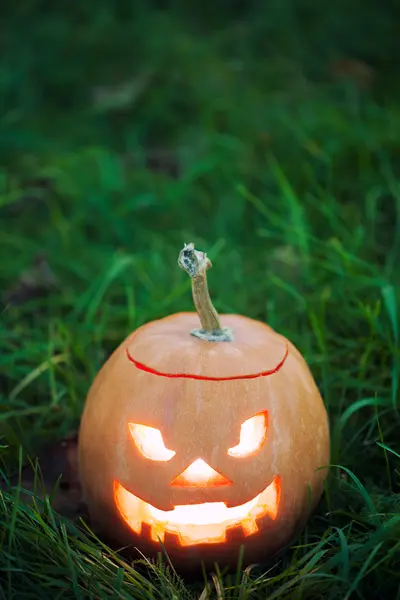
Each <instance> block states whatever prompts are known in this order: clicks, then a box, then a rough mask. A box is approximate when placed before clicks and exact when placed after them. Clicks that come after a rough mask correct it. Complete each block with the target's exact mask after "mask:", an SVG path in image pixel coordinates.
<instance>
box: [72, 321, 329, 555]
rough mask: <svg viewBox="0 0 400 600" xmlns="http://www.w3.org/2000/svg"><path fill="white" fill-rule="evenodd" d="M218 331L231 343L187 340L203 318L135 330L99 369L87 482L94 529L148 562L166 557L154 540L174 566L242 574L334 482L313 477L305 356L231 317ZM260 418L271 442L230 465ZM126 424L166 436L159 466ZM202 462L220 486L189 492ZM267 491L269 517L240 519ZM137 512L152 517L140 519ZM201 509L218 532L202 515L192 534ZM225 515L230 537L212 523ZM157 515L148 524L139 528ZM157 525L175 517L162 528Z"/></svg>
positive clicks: (314, 440)
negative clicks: (241, 566)
mask: <svg viewBox="0 0 400 600" xmlns="http://www.w3.org/2000/svg"><path fill="white" fill-rule="evenodd" d="M221 323H222V325H223V326H224V327H225V326H226V327H230V328H231V329H232V330H233V332H234V341H232V342H226V343H225V342H208V341H204V340H201V339H198V338H196V337H194V336H191V335H190V333H189V331H190V330H191V329H193V328H194V327H196V325H197V324H198V317H197V314H196V313H179V314H175V315H171V316H169V317H166V318H164V319H160V320H158V321H153V322H151V323H148V324H147V325H144V326H142V327H140V328H139V329H138V330H136V331H135V332H133V333H132V334H131V335H130V336H128V338H127V339H126V340H124V341H123V342H122V344H121V345H120V346H119V347H118V348H117V349H116V350H115V351H114V353H113V354H112V356H111V357H110V358H109V359H108V361H107V362H106V363H105V364H104V365H103V367H102V369H101V370H100V372H99V373H98V375H97V377H96V378H95V380H94V382H93V384H92V387H91V389H90V391H89V394H88V397H87V400H86V405H85V409H84V413H83V417H82V421H81V428H80V436H79V463H80V474H81V480H82V485H83V489H84V493H85V498H86V501H87V504H88V508H89V512H90V515H91V518H92V522H93V524H94V526H95V527H96V529H97V530H98V531H99V532H102V533H103V534H105V535H106V536H107V537H108V538H109V539H111V540H114V541H115V542H117V543H118V544H120V545H121V546H122V545H132V547H138V548H139V549H140V550H142V551H143V552H144V553H146V554H147V555H149V554H153V553H156V552H159V551H160V549H161V547H160V544H159V542H158V541H154V539H155V540H157V539H161V540H162V541H163V544H164V548H165V549H166V551H167V553H168V554H169V556H170V558H171V559H172V560H173V561H174V562H175V564H178V565H179V564H182V563H185V564H190V563H191V562H192V563H198V562H199V561H200V560H203V561H204V562H205V563H206V564H207V563H210V562H211V563H212V562H215V561H216V562H219V563H220V564H223V565H225V564H229V565H233V566H235V564H236V562H237V559H238V555H239V551H240V547H241V545H244V549H245V552H244V560H245V563H249V562H253V561H260V560H263V559H264V558H267V557H268V556H271V555H272V554H274V553H275V552H276V551H278V550H279V549H281V548H282V547H283V546H284V545H285V544H287V543H288V542H289V541H290V540H291V539H292V538H293V536H294V535H295V534H296V533H297V532H298V531H299V529H300V528H301V527H302V526H303V525H304V523H305V522H306V520H307V518H308V516H309V514H310V512H311V510H312V509H313V507H314V506H315V504H316V503H317V501H318V500H319V498H320V496H321V493H322V490H323V481H324V479H325V477H326V474H327V469H326V468H325V469H324V468H323V469H319V470H317V469H318V468H319V467H325V466H327V465H328V464H329V455H330V442H329V428H328V419H327V414H326V410H325V407H324V404H323V401H322V398H321V396H320V394H319V392H318V389H317V386H316V384H315V382H314V379H313V377H312V375H311V372H310V370H309V368H308V366H307V364H306V362H305V360H304V359H303V357H302V356H301V354H300V353H299V352H298V350H297V349H296V348H295V347H294V346H293V344H292V343H290V342H289V341H288V340H287V339H286V338H284V337H283V336H281V335H280V334H278V333H276V332H275V331H274V330H272V329H271V328H270V327H269V326H267V325H265V324H263V323H261V322H258V321H255V320H252V319H249V318H247V317H243V316H239V315H224V316H222V317H221ZM260 414H262V415H265V418H266V421H265V423H266V425H267V427H266V435H265V439H264V438H263V439H262V441H261V442H260V444H259V447H258V448H257V449H255V450H254V451H253V452H251V453H250V455H248V456H236V455H234V456H232V455H230V454H229V453H228V450H229V449H232V448H237V447H238V443H239V442H240V440H241V438H240V431H241V424H242V423H245V422H246V421H247V420H248V419H250V418H252V417H253V416H255V415H260ZM130 424H140V425H145V426H147V427H152V428H154V429H156V430H159V432H161V435H162V439H163V442H164V445H165V448H166V449H169V450H166V451H164V454H163V459H162V460H154V459H151V458H146V456H144V455H143V454H142V452H141V449H140V447H139V446H138V444H137V443H136V440H134V438H133V437H132V431H131V426H132V425H130ZM133 427H136V425H133ZM157 435H158V434H157ZM249 439H250V441H251V439H253V438H251V436H250V438H249ZM260 439H261V438H260ZM253 441H254V439H253ZM251 443H253V442H251ZM168 452H169V454H168ZM168 457H169V458H168ZM199 460H200V461H202V464H204V463H206V465H207V466H208V470H209V471H210V472H211V470H214V472H215V478H214V479H212V478H210V479H209V480H207V482H206V483H204V481H205V480H204V481H203V483H201V482H200V483H198V482H197V483H196V481H194V482H193V481H192V482H190V481H189V483H188V482H187V481H186V480H185V476H184V475H183V476H182V474H185V470H186V469H187V468H188V467H189V466H191V465H193V463H196V464H197V465H198V464H199V463H198V462H196V461H199ZM191 468H192V467H191ZM185 481H186V482H185ZM176 482H178V484H177V483H176ZM179 482H181V484H179ZM182 482H183V483H182ZM221 482H223V484H221ZM271 484H273V486H275V487H274V490H273V492H274V493H273V498H272V500H271V502H272V505H273V506H272V508H271V506H269V509H268V511H267V513H265V514H264V513H263V512H262V511H261V509H260V510H258V512H257V511H256V509H255V508H252V509H251V510H250V512H249V514H247V512H246V511H247V508H246V511H245V510H244V509H242V508H239V509H238V508H237V507H241V506H242V505H246V507H247V506H251V505H252V504H251V503H252V502H253V504H254V499H255V498H257V497H259V496H258V495H259V494H260V493H261V492H263V491H264V490H265V489H266V488H268V486H271ZM269 489H270V490H271V487H270V488H269ZM131 494H132V495H133V498H136V499H137V500H135V502H136V504H135V503H130V495H131ZM267 495H268V492H267ZM263 497H264V496H263ZM138 502H139V503H141V504H140V506H141V507H142V508H143V507H144V505H146V506H145V508H143V511H144V512H140V511H139V513H140V514H139V515H138V514H137V507H138V506H139V504H138ZM124 503H125V504H124ZM127 503H128V504H127ZM203 503H213V504H208V505H207V507H206V508H205V510H206V514H209V515H210V523H211V525H210V524H209V523H208V522H207V517H206V518H205V517H204V514H205V513H204V510H203V515H202V518H201V522H199V523H191V522H190V521H191V519H192V517H193V515H194V513H193V511H191V509H190V508H189V509H187V507H188V506H189V507H192V508H193V505H201V504H203ZM217 503H218V504H217ZM247 503H249V504H247ZM148 505H150V509H148V508H147V507H148ZM135 507H136V508H135ZM151 507H154V508H151ZM174 507H178V508H179V507H184V509H183V512H184V513H185V511H186V513H185V514H184V515H183V516H181V518H182V519H183V521H184V524H183V525H182V526H180V525H179V523H178V524H176V523H173V524H171V523H170V522H169V519H170V517H169V515H172V516H173V515H175V513H176V511H175V513H173V512H171V511H173V510H174ZM235 507H236V508H235ZM232 508H233V509H234V510H233V511H232V510H229V509H232ZM220 509H221V510H222V512H221V514H223V515H224V519H225V517H226V518H227V519H228V521H227V526H226V528H225V527H224V525H223V524H222V525H221V524H218V523H214V524H213V523H212V521H213V520H215V519H217V520H218V518H219V517H218V516H216V515H217V514H218V511H219V510H220ZM227 509H228V510H227ZM179 510H181V508H179ZM127 511H128V512H129V511H131V512H130V514H127ZM135 511H136V512H135ZM149 511H150V512H149ZM161 511H165V512H161ZM167 511H168V512H167ZM243 511H244V512H246V514H245V516H243V514H244V512H243ZM264 512H265V511H264ZM150 513H151V515H152V517H151V519H152V522H149V519H148V518H147V517H145V516H144V515H145V514H146V515H147V516H148V515H149V514H150ZM239 513H240V514H239ZM177 514H178V513H177ZM182 514H183V513H182ZM237 514H239V517H237ZM154 515H155V516H154ZM160 515H168V524H167V525H165V523H164V524H163V523H161V524H160V520H159V518H160ZM194 516H195V515H194ZM204 518H205V519H206V520H205V521H204ZM151 519H150V520H151ZM163 519H164V517H162V519H161V520H163ZM196 519H197V517H196V516H195V518H194V520H195V521H196ZM235 519H236V521H237V522H236V521H235ZM173 521H174V519H173V518H172V517H171V522H173ZM180 527H181V530H180ZM180 534H181V535H180Z"/></svg>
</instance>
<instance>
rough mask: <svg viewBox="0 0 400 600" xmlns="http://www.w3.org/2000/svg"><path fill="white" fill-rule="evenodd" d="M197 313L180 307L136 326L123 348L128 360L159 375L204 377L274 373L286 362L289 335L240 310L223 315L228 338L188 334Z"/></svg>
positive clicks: (209, 378) (214, 377)
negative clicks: (203, 337) (183, 310)
mask: <svg viewBox="0 0 400 600" xmlns="http://www.w3.org/2000/svg"><path fill="white" fill-rule="evenodd" d="M198 324H199V318H198V315H197V314H196V313H178V314H174V315H170V316H169V317H165V318H163V319H160V320H158V321H152V322H151V323H148V324H146V325H143V326H142V327H140V328H139V329H138V330H137V331H136V332H135V333H134V334H133V336H132V337H131V338H130V340H129V344H128V345H127V348H126V353H127V356H128V358H129V359H130V361H131V362H132V363H133V365H132V366H136V368H139V369H141V370H142V371H146V372H149V373H152V374H154V375H158V376H164V377H182V378H191V379H203V380H217V381H218V380H229V379H246V378H248V379H252V378H256V377H263V376H267V375H272V374H273V373H275V372H277V371H278V370H279V369H280V368H281V367H282V366H283V364H284V362H285V360H286V357H287V354H288V342H287V340H286V339H285V338H284V337H283V336H281V335H280V334H278V333H276V332H275V331H274V330H273V329H271V327H269V326H268V325H266V324H264V323H261V322H260V321H256V320H254V319H250V318H248V317H244V316H241V315H223V316H222V317H221V325H222V326H223V327H224V328H229V330H232V332H234V337H233V339H232V340H230V341H229V342H219V341H206V340H205V339H200V338H198V337H196V336H194V335H190V331H191V330H193V329H194V328H195V327H196V326H198Z"/></svg>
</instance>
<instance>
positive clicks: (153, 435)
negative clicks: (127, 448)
mask: <svg viewBox="0 0 400 600" xmlns="http://www.w3.org/2000/svg"><path fill="white" fill-rule="evenodd" d="M129 431H130V432H131V436H132V437H133V441H134V442H135V444H136V446H137V447H138V448H139V450H140V452H141V453H142V454H143V456H145V457H146V458H149V459H150V460H160V461H164V462H165V461H167V460H171V458H172V457H173V456H175V454H176V452H174V451H173V450H168V448H166V446H165V444H164V440H163V437H162V434H161V431H160V430H159V429H155V428H154V427H148V426H147V425H139V424H138V423H129Z"/></svg>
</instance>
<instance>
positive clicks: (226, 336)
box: [178, 243, 233, 342]
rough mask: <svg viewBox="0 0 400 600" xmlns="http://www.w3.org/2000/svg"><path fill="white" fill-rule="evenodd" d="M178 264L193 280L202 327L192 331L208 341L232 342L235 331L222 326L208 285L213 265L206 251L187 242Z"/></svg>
mask: <svg viewBox="0 0 400 600" xmlns="http://www.w3.org/2000/svg"><path fill="white" fill-rule="evenodd" d="M178 265H179V266H180V267H181V269H183V270H184V271H186V273H187V274H188V275H189V276H190V278H191V280H192V294H193V301H194V305H195V307H196V310H197V314H198V315H199V318H200V322H201V327H202V328H201V329H193V330H192V331H191V332H190V333H191V334H192V335H194V336H196V337H198V338H200V339H201V340H206V341H208V342H231V341H232V340H233V333H232V331H231V330H230V329H229V327H221V323H220V320H219V316H218V313H217V311H216V310H215V308H214V306H213V303H212V302H211V298H210V294H209V291H208V285H207V269H209V268H210V267H212V264H211V261H210V259H209V258H208V256H207V254H206V253H205V252H200V251H199V250H195V249H194V244H192V243H190V244H185V245H184V247H183V249H182V250H181V251H180V253H179V258H178Z"/></svg>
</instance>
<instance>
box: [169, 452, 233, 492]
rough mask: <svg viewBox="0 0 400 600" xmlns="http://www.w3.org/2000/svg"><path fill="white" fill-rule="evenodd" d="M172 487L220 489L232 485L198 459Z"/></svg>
mask: <svg viewBox="0 0 400 600" xmlns="http://www.w3.org/2000/svg"><path fill="white" fill-rule="evenodd" d="M171 485H174V486H176V487H203V488H204V487H220V486H221V485H232V482H231V481H229V479H227V478H226V477H224V476H223V475H221V474H220V473H218V472H217V471H215V470H214V469H213V468H212V467H210V465H208V464H207V463H206V462H205V461H204V460H202V459H201V458H198V459H197V460H195V461H194V462H192V464H191V465H189V466H188V468H187V469H185V470H184V471H183V472H182V473H181V474H180V475H178V477H176V478H175V479H174V480H173V481H172V482H171Z"/></svg>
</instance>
